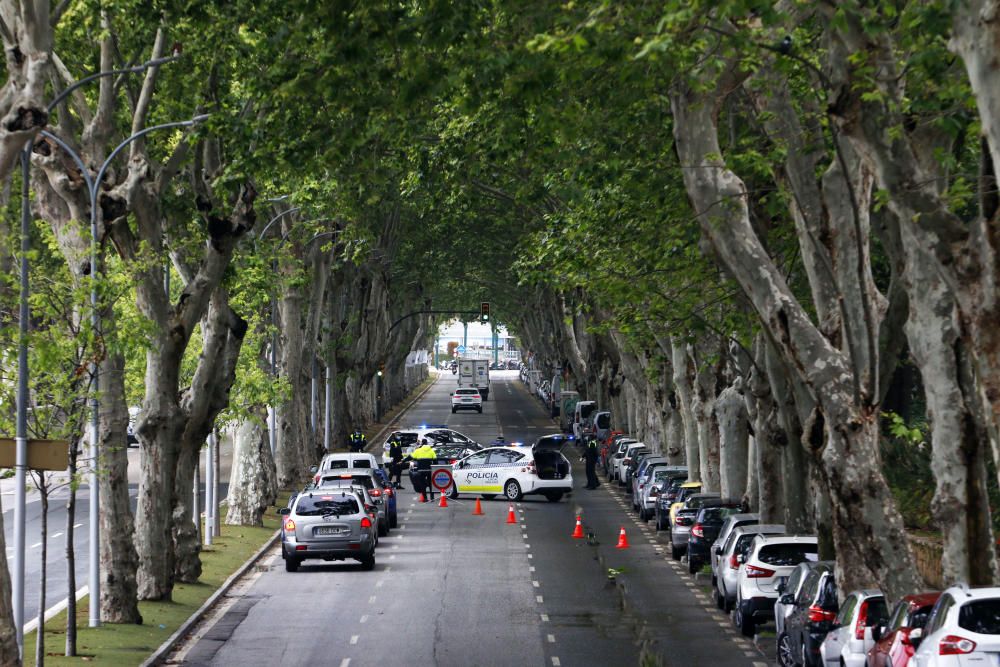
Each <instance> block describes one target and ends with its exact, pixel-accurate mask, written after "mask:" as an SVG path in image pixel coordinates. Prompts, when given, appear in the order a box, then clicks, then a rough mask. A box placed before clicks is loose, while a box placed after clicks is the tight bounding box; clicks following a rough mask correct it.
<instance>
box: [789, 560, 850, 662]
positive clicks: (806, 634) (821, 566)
mask: <svg viewBox="0 0 1000 667" xmlns="http://www.w3.org/2000/svg"><path fill="white" fill-rule="evenodd" d="M833 568H834V564H833V562H830V561H823V562H819V563H817V564H816V566H815V567H814V568H813V569H812V570H810V571H809V573H808V574H807V575H806V580H805V582H804V583H803V584H802V588H801V589H800V590H799V594H798V596H796V598H795V604H794V605H793V606H792V610H791V612H789V614H788V617H787V618H786V619H785V635H784V636H779V637H778V649H779V650H778V660H779V662H780V663H781V664H782V665H784V666H786V667H792V666H793V665H801V666H802V667H822V665H821V663H820V654H819V647H820V646H821V645H822V644H823V640H824V639H826V634H827V633H828V632H829V631H830V629H831V628H832V627H833V620H834V619H835V618H837V612H838V611H839V610H840V605H839V604H838V603H837V582H836V579H835V578H834V575H833ZM786 649H787V651H786Z"/></svg>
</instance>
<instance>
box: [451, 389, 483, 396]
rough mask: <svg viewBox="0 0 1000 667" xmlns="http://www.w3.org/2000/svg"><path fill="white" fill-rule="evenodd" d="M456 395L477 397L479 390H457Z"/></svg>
mask: <svg viewBox="0 0 1000 667" xmlns="http://www.w3.org/2000/svg"><path fill="white" fill-rule="evenodd" d="M455 393H456V394H460V395H462V396H475V395H476V394H478V393H479V390H478V389H456V390H455Z"/></svg>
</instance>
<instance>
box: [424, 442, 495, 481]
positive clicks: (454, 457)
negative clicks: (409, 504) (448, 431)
mask: <svg viewBox="0 0 1000 667" xmlns="http://www.w3.org/2000/svg"><path fill="white" fill-rule="evenodd" d="M432 447H434V453H435V454H436V455H437V458H435V459H433V460H432V461H431V465H435V466H436V465H444V466H450V465H451V464H453V463H455V462H456V461H460V460H462V459H464V458H465V457H466V456H468V455H469V454H472V453H473V452H476V451H478V450H480V449H482V447H480V446H479V445H478V444H475V443H468V442H435V443H434V444H433V445H432ZM416 473H417V467H416V463H415V462H413V461H411V462H410V467H409V470H408V471H407V474H408V475H409V477H410V484H412V485H413V488H414V489H417V490H419V489H420V483H419V482H418V481H417V480H416V479H415V477H414V475H416Z"/></svg>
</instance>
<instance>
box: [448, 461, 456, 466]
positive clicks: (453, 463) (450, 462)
mask: <svg viewBox="0 0 1000 667" xmlns="http://www.w3.org/2000/svg"><path fill="white" fill-rule="evenodd" d="M457 460H458V459H448V465H450V466H452V465H455V461H457Z"/></svg>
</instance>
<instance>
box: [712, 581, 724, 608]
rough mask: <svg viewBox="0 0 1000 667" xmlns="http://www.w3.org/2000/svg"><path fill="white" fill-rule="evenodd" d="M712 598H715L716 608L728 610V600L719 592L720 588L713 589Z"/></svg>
mask: <svg viewBox="0 0 1000 667" xmlns="http://www.w3.org/2000/svg"><path fill="white" fill-rule="evenodd" d="M712 597H713V598H715V606H716V607H718V608H719V609H725V608H726V598H725V597H723V595H722V593H720V592H719V588H718V587H717V586H716V587H714V588H712Z"/></svg>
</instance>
